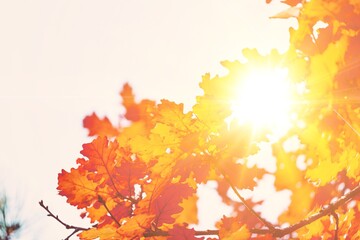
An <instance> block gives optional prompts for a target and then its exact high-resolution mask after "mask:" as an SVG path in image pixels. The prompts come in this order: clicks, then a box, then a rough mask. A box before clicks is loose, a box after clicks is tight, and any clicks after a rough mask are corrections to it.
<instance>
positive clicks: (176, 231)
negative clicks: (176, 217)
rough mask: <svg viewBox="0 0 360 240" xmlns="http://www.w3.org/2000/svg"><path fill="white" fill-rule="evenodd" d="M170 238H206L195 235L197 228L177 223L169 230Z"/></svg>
mask: <svg viewBox="0 0 360 240" xmlns="http://www.w3.org/2000/svg"><path fill="white" fill-rule="evenodd" d="M169 235H170V236H169V238H168V239H169V240H197V239H204V238H203V237H201V238H198V237H195V230H194V229H189V228H187V227H186V226H180V225H175V226H174V228H173V229H171V230H170V231H169Z"/></svg>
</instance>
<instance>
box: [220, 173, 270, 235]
mask: <svg viewBox="0 0 360 240" xmlns="http://www.w3.org/2000/svg"><path fill="white" fill-rule="evenodd" d="M220 171H221V174H222V175H223V176H224V178H225V180H226V182H227V183H228V184H229V185H230V187H231V189H232V190H233V191H234V193H235V194H236V196H237V197H238V198H239V199H240V201H241V202H242V204H244V206H245V207H246V208H247V209H248V210H249V211H250V212H251V213H252V214H253V215H254V216H255V217H256V218H257V219H259V220H260V221H261V222H262V223H263V224H264V225H265V226H266V227H267V228H268V229H269V231H270V232H274V231H275V230H276V228H275V227H274V226H273V225H272V224H271V223H269V222H268V221H266V220H265V219H264V218H263V217H261V216H260V214H258V213H257V212H255V211H254V209H252V207H250V206H249V204H248V203H247V202H246V200H245V199H244V198H243V197H242V196H241V194H240V193H239V191H238V190H237V188H236V187H235V186H234V184H232V182H231V180H230V178H229V177H228V176H227V174H226V173H225V171H224V170H223V169H221V168H220Z"/></svg>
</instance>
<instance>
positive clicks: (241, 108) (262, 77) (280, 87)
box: [232, 68, 291, 131]
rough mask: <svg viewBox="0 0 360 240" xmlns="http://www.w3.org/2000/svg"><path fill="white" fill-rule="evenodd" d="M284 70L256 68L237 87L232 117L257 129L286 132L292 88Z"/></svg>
mask: <svg viewBox="0 0 360 240" xmlns="http://www.w3.org/2000/svg"><path fill="white" fill-rule="evenodd" d="M287 75H288V71H287V69H282V68H275V69H259V70H256V71H253V72H251V73H250V74H248V75H247V76H246V77H245V78H244V79H242V80H241V84H240V85H239V86H238V90H237V93H238V95H237V96H238V97H237V98H236V99H235V101H234V103H233V105H232V111H233V116H232V117H233V118H235V119H236V120H237V121H239V123H250V124H252V125H254V126H255V127H257V128H270V129H271V130H273V131H286V130H287V129H288V128H289V125H290V113H289V112H290V105H291V104H290V103H291V89H290V83H289V80H288V78H287Z"/></svg>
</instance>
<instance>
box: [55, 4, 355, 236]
mask: <svg viewBox="0 0 360 240" xmlns="http://www.w3.org/2000/svg"><path fill="white" fill-rule="evenodd" d="M268 2H271V1H268ZM283 2H284V3H285V4H287V5H288V6H289V9H288V10H286V11H284V12H283V13H281V14H279V15H277V16H274V17H275V18H287V17H295V18H296V19H297V21H298V27H297V29H293V28H291V29H290V47H289V49H288V50H287V51H286V52H285V53H279V52H278V51H276V50H273V51H272V52H271V53H269V54H268V55H265V56H263V55H261V54H259V53H258V52H257V50H255V49H244V51H243V55H244V56H245V57H246V58H247V61H246V62H239V61H233V62H230V61H224V62H222V65H223V66H224V67H225V68H226V69H227V70H228V74H227V75H225V76H218V75H216V76H210V74H205V75H204V76H203V78H202V81H201V83H200V87H201V88H202V90H203V94H202V95H201V96H197V97H196V104H195V105H194V106H192V108H191V109H190V110H188V111H185V110H184V105H183V104H178V103H174V102H171V101H169V100H161V101H160V102H158V103H157V102H154V101H151V100H146V99H145V100H142V101H137V100H136V98H135V96H134V93H133V91H132V88H131V87H130V85H128V84H125V85H124V86H123V89H122V90H121V92H120V96H121V99H122V106H123V109H124V114H123V116H122V117H121V119H120V121H119V124H118V125H113V124H112V123H111V122H110V120H109V119H108V118H106V117H105V118H103V119H101V118H99V117H98V116H97V115H96V114H95V113H94V114H92V115H90V116H87V117H86V118H85V119H84V127H86V128H87V129H88V130H89V136H92V137H94V140H93V141H92V142H91V143H86V144H84V145H83V150H82V151H81V154H82V155H83V157H82V158H79V159H77V161H76V162H77V166H76V167H74V168H72V169H70V170H69V171H65V170H62V172H61V173H60V174H59V176H58V181H59V185H58V190H59V194H60V195H62V196H65V197H66V198H67V202H68V203H69V204H71V205H73V206H75V207H77V208H78V209H81V210H82V211H83V214H82V217H87V218H89V219H90V221H91V222H92V223H93V224H94V225H93V226H92V227H90V228H89V229H85V228H84V229H80V230H81V231H80V230H79V234H78V236H79V237H80V238H81V239H95V238H100V239H203V238H204V236H206V235H213V238H209V239H217V238H221V239H249V238H256V239H272V238H275V237H282V236H285V235H287V236H288V237H290V238H297V237H300V236H301V238H305V239H316V238H319V237H323V238H325V239H332V238H336V239H357V238H359V237H360V236H359V232H358V229H359V223H360V222H359V220H358V219H359V216H360V203H359V201H358V200H359V197H358V193H359V192H360V190H359V180H360V105H359V94H360V92H359V88H360V68H359V66H360V59H359V56H360V34H359V31H360V3H359V2H358V1H353V0H340V1H328V0H311V1H301V0H284V1H283ZM258 68H282V69H286V70H287V72H288V77H289V79H290V80H291V81H292V84H293V86H294V87H293V96H294V101H293V103H292V110H291V111H292V112H291V116H292V118H291V121H292V122H291V126H292V127H291V129H290V130H289V131H288V132H287V133H286V134H285V135H284V136H282V137H281V138H280V139H279V140H278V141H275V142H271V141H269V139H268V137H267V136H268V135H267V134H271V129H268V130H267V131H265V130H264V129H261V130H259V129H256V128H255V127H254V126H253V125H251V124H240V123H239V122H237V121H236V120H234V119H232V118H231V116H232V104H233V102H234V99H236V94H237V92H236V87H234V86H238V85H239V84H241V81H243V79H244V78H245V76H246V75H247V74H248V73H249V72H251V71H254V70H256V69H258ZM299 86H303V91H299ZM259 87H261V86H259ZM291 139H297V140H298V144H297V146H296V148H295V149H290V150H289V149H288V148H287V147H286V146H287V145H288V143H289V141H291ZM261 142H267V143H268V144H269V145H271V149H272V154H273V157H275V159H276V170H275V171H268V170H266V169H264V168H263V167H261V166H260V164H256V165H251V164H250V160H249V159H250V158H251V156H254V155H256V154H257V153H259V151H261V149H260V148H259V146H260V143H261ZM264 174H267V175H271V176H273V178H274V179H275V183H274V185H275V187H276V189H277V191H281V190H288V191H291V198H290V200H291V201H290V205H289V206H288V208H287V209H286V210H285V211H284V212H283V213H282V214H281V215H280V216H279V218H278V222H277V224H271V223H269V222H268V221H267V220H266V219H264V218H263V217H262V216H261V214H260V213H258V212H257V211H255V210H254V209H256V208H255V206H257V205H261V202H258V201H257V200H256V199H254V198H251V197H250V198H249V199H245V198H244V197H243V196H242V195H241V194H240V189H248V190H253V189H254V188H256V187H257V186H258V183H259V180H260V179H262V177H263V176H264ZM208 181H215V182H216V183H217V191H218V193H219V195H220V196H221V198H222V201H223V202H224V204H227V205H229V206H231V207H232V209H233V213H232V215H231V216H228V217H225V216H224V217H223V218H222V219H221V221H219V222H218V223H217V225H216V226H217V229H214V230H208V231H196V230H194V229H193V228H190V227H189V225H190V224H196V223H197V222H198V216H197V200H198V195H197V189H198V186H199V185H200V184H204V183H207V182H208ZM229 192H234V193H235V195H236V196H237V199H238V200H234V199H233V198H231V197H230V196H229V194H228V193H229ZM210 210H211V209H209V211H210ZM282 226H288V227H282ZM73 229H75V228H73Z"/></svg>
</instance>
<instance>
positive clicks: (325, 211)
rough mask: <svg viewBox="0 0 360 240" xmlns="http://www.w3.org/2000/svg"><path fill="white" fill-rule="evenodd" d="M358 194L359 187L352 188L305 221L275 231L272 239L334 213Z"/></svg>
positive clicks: (359, 191)
mask: <svg viewBox="0 0 360 240" xmlns="http://www.w3.org/2000/svg"><path fill="white" fill-rule="evenodd" d="M359 193H360V185H359V186H357V187H356V188H354V189H353V190H351V191H350V192H349V193H348V194H346V195H344V196H342V197H340V198H339V200H337V201H336V202H334V203H332V204H329V205H327V206H324V207H322V209H321V210H320V211H319V212H318V213H316V214H314V215H311V216H310V217H308V218H307V219H305V220H302V221H300V222H298V223H296V224H294V225H292V226H290V227H287V228H283V229H277V230H276V231H275V232H274V234H273V236H274V237H283V236H285V235H287V234H290V233H292V232H294V231H296V230H298V229H299V228H302V227H304V226H306V225H308V224H310V223H312V222H314V221H316V220H318V219H319V218H322V217H324V216H326V215H329V214H331V213H332V212H334V211H335V210H336V209H338V208H339V207H340V206H342V205H344V204H345V203H347V202H348V201H350V200H351V199H353V198H354V197H355V196H356V195H358V194H359ZM267 233H270V232H269V231H267Z"/></svg>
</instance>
